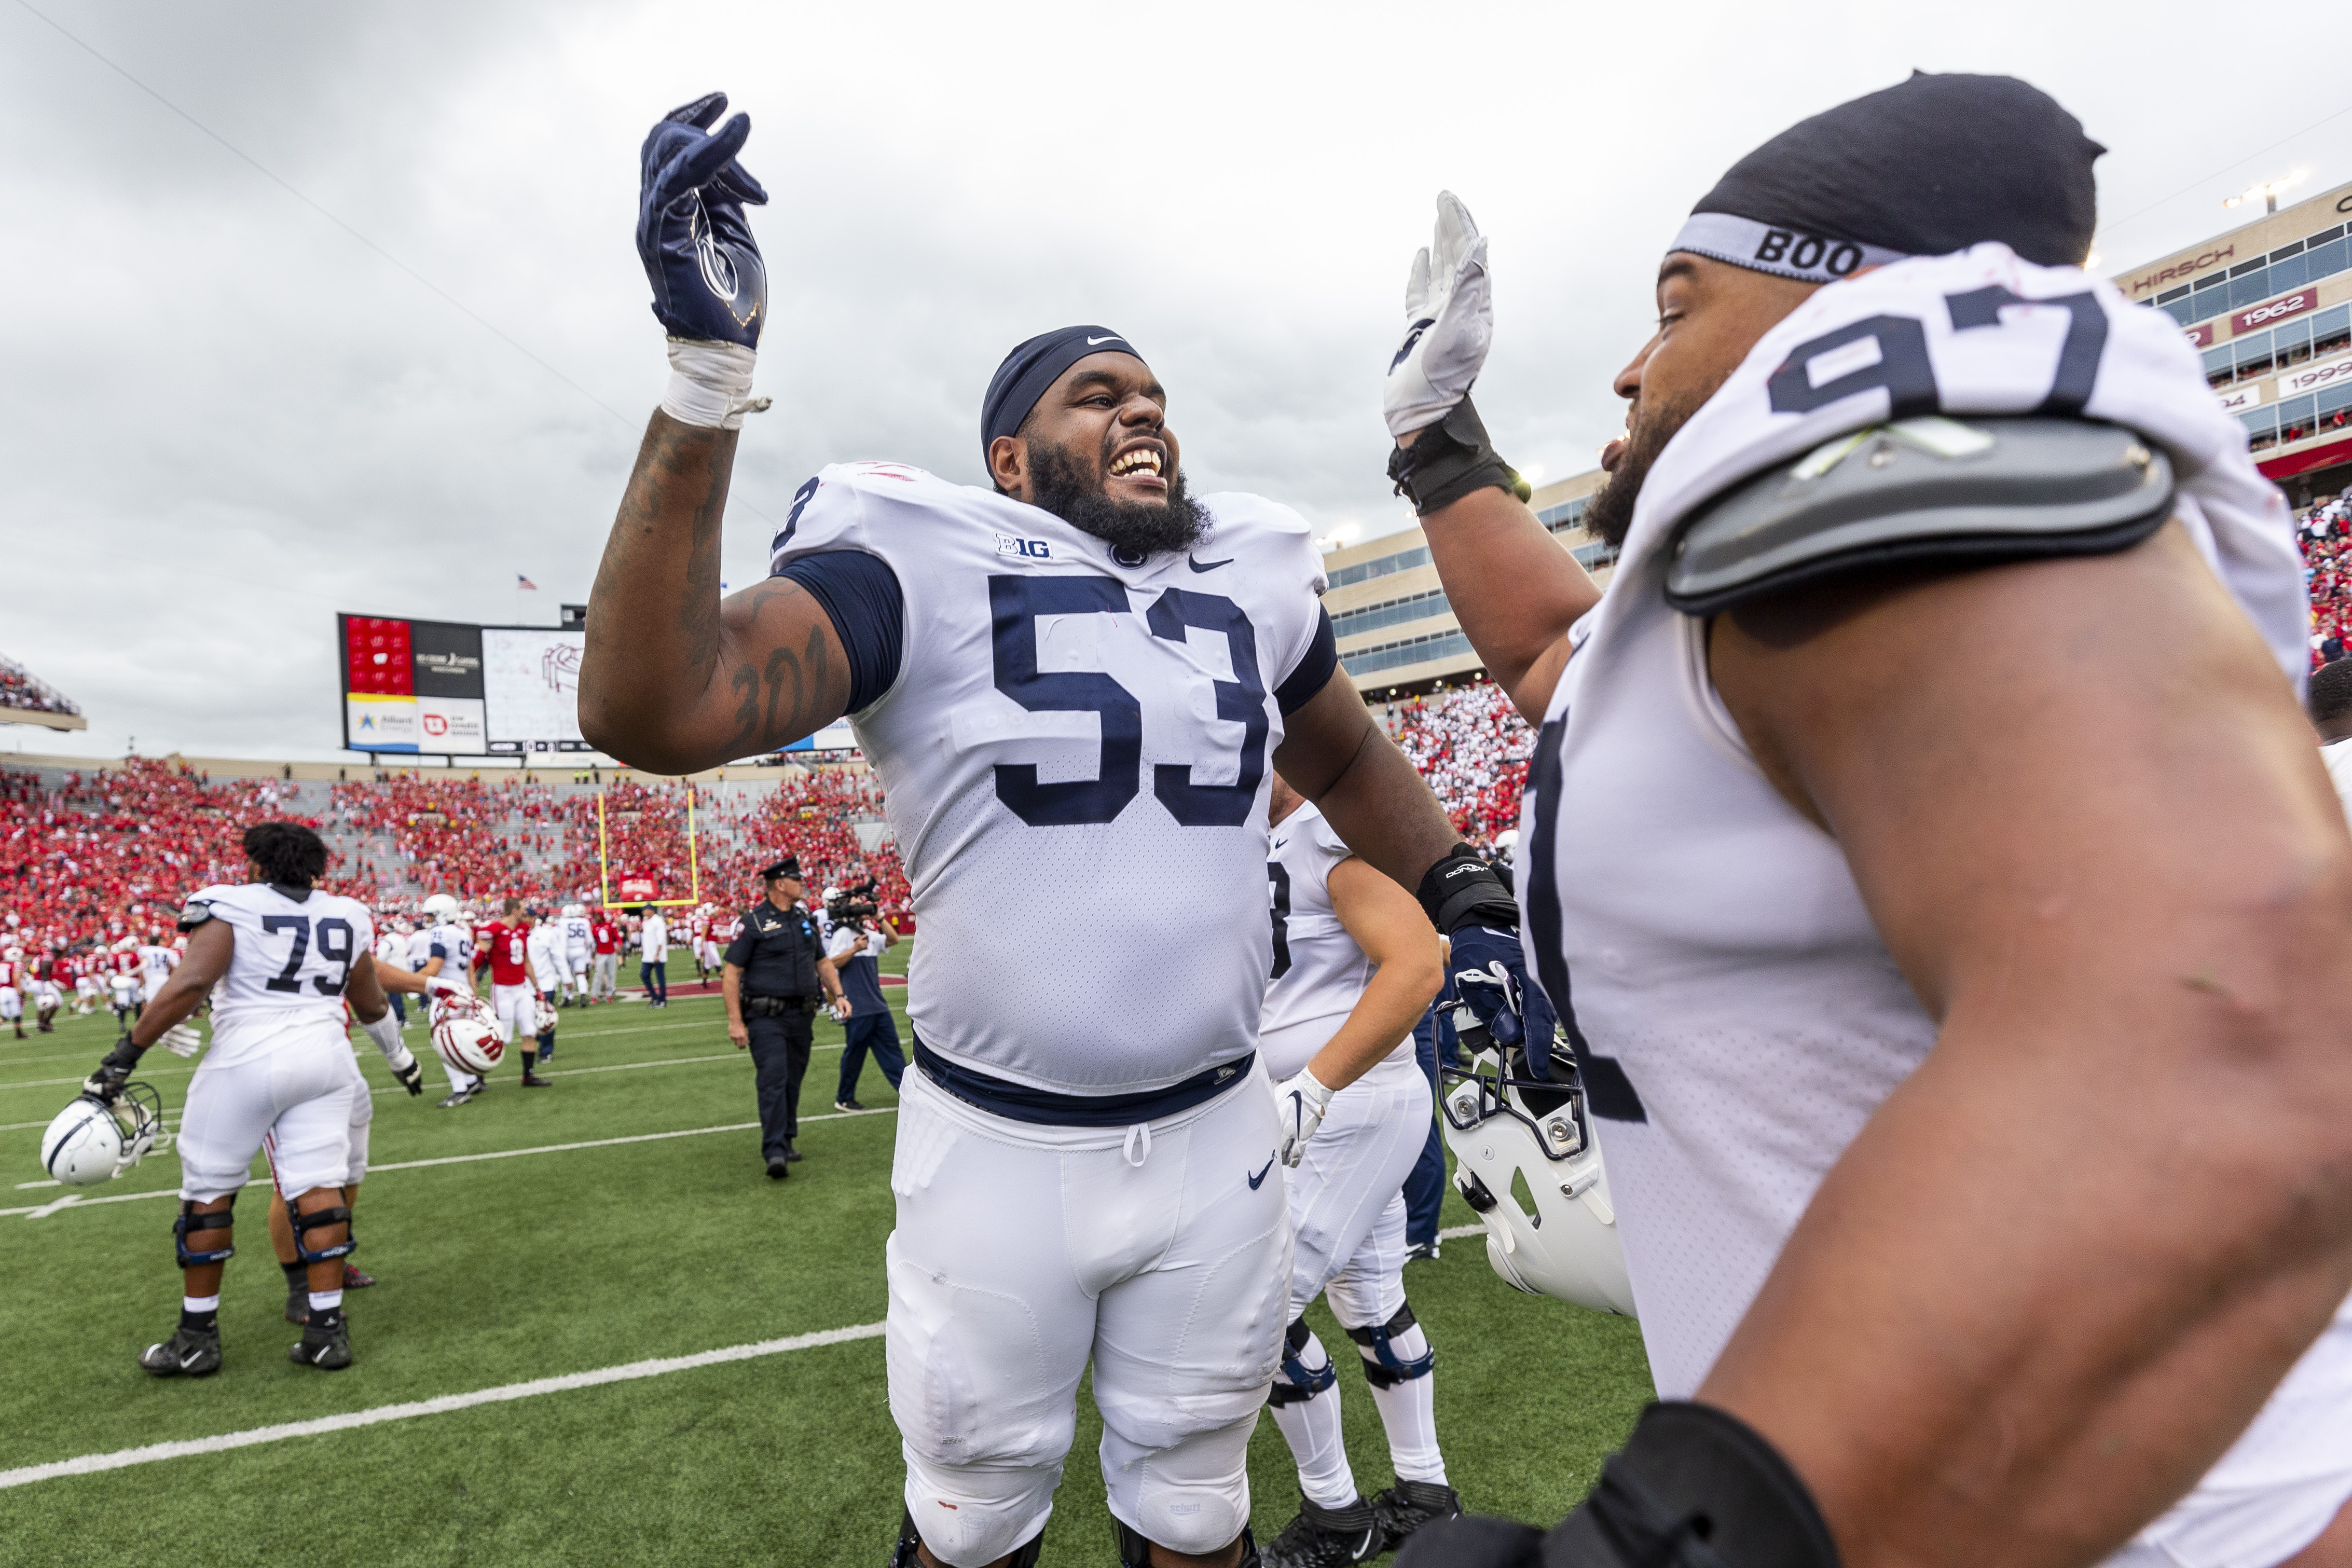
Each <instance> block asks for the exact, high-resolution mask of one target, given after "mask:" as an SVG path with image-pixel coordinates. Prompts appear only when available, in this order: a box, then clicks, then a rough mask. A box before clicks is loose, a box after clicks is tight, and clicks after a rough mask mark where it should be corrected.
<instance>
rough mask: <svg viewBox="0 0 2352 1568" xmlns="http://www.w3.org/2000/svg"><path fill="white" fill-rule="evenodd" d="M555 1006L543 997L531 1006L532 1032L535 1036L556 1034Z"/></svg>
mask: <svg viewBox="0 0 2352 1568" xmlns="http://www.w3.org/2000/svg"><path fill="white" fill-rule="evenodd" d="M555 1022H556V1019H555V1004H554V1003H552V1002H550V1001H549V1000H548V999H547V998H546V997H544V996H542V997H541V998H540V999H539V1000H538V1001H536V1002H534V1003H532V1004H531V1008H530V1031H531V1033H532V1034H534V1035H551V1034H553V1033H555Z"/></svg>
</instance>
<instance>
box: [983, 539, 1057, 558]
mask: <svg viewBox="0 0 2352 1568" xmlns="http://www.w3.org/2000/svg"><path fill="white" fill-rule="evenodd" d="M996 552H997V553H998V554H999V555H1023V556H1026V557H1028V558H1029V559H1030V560H1032V561H1051V560H1052V559H1053V558H1054V551H1053V547H1052V546H1050V545H1048V544H1047V543H1046V542H1045V541H1044V540H1042V539H1018V538H1015V537H1014V536H1013V535H1012V534H1010V533H1000V534H998V535H997V536H996Z"/></svg>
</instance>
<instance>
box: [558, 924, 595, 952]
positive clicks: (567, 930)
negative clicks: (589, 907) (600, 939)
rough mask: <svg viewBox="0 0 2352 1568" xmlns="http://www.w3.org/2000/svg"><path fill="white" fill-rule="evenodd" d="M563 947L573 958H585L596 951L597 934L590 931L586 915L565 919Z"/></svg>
mask: <svg viewBox="0 0 2352 1568" xmlns="http://www.w3.org/2000/svg"><path fill="white" fill-rule="evenodd" d="M563 945H564V947H565V948H566V949H567V950H568V951H569V953H570V955H571V956H572V958H575V959H578V958H584V957H585V956H587V955H588V954H589V953H590V952H594V951H595V947H596V937H595V933H594V932H593V931H590V930H589V929H588V917H587V916H586V915H565V916H564V917H563Z"/></svg>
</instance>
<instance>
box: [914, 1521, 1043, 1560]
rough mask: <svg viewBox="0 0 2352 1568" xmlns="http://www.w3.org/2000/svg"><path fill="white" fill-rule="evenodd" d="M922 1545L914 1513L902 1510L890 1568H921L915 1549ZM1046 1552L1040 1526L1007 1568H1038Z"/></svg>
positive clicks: (1019, 1549)
mask: <svg viewBox="0 0 2352 1568" xmlns="http://www.w3.org/2000/svg"><path fill="white" fill-rule="evenodd" d="M922 1543H923V1537H922V1533H921V1532H920V1531H918V1530H917V1529H916V1528H915V1516H914V1514H913V1512H912V1511H911V1510H907V1509H904V1508H902V1509H900V1510H898V1546H897V1547H896V1548H895V1549H894V1550H893V1551H892V1552H891V1553H890V1568H921V1564H922V1561H923V1560H922V1559H921V1558H920V1557H918V1556H916V1555H915V1548H917V1547H918V1546H920V1545H921V1544H922ZM1044 1551H1045V1527H1044V1526H1043V1525H1040V1526H1039V1527H1038V1529H1037V1533H1036V1534H1034V1535H1033V1536H1031V1537H1030V1538H1029V1539H1028V1540H1027V1541H1024V1542H1022V1543H1021V1544H1020V1545H1018V1546H1016V1547H1014V1548H1013V1554H1012V1555H1011V1556H1009V1557H1007V1558H1006V1559H1005V1560H1004V1562H1005V1568H1037V1557H1038V1554H1039V1553H1040V1552H1044Z"/></svg>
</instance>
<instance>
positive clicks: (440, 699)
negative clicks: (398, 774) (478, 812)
mask: <svg viewBox="0 0 2352 1568" xmlns="http://www.w3.org/2000/svg"><path fill="white" fill-rule="evenodd" d="M335 620H336V626H337V630H338V632H339V633H340V636H339V637H337V639H336V640H337V642H338V644H339V645H340V647H341V649H342V660H341V664H342V699H343V745H344V747H345V748H346V749H347V750H350V751H354V752H388V753H394V754H400V755H422V756H442V757H480V756H500V755H530V754H532V753H536V752H593V750H594V749H595V748H593V746H591V745H589V743H588V742H585V741H583V740H582V739H581V738H580V659H581V656H582V654H583V651H584V650H585V648H586V646H587V637H588V634H587V633H586V632H585V631H583V630H582V629H581V628H579V627H577V626H563V627H557V626H473V625H468V624H466V623H463V622H457V621H419V620H410V619H404V618H402V617H399V616H352V615H341V616H336V617H335Z"/></svg>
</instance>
